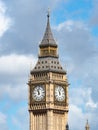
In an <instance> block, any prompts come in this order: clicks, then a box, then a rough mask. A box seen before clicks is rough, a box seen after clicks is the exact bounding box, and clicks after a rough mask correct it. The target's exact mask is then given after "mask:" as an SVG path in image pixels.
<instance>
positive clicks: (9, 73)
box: [0, 54, 36, 101]
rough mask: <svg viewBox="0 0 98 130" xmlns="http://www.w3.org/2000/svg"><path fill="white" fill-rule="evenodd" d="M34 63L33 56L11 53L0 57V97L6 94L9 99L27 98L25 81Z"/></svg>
mask: <svg viewBox="0 0 98 130" xmlns="http://www.w3.org/2000/svg"><path fill="white" fill-rule="evenodd" d="M35 63H36V58H35V57H34V56H31V55H28V56H25V55H16V54H11V55H7V56H1V57H0V77H1V78H0V83H1V84H0V97H1V98H3V97H6V96H8V97H9V98H10V99H11V100H15V101H21V100H25V99H26V98H27V84H26V83H27V82H28V78H29V73H30V64H32V68H33V67H34V65H35Z"/></svg>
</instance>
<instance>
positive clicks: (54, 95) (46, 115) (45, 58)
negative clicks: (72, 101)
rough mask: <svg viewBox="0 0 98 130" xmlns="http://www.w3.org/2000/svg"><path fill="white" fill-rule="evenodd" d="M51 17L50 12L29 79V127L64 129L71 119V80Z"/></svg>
mask: <svg viewBox="0 0 98 130" xmlns="http://www.w3.org/2000/svg"><path fill="white" fill-rule="evenodd" d="M49 19H50V14H49V13H48V14H47V26H46V30H45V33H44V36H43V39H42V41H41V43H40V44H39V55H38V61H37V63H36V65H35V67H34V68H33V69H32V70H31V71H30V78H29V81H28V86H29V117H30V118H29V124H30V125H29V127H30V128H29V129H30V130H65V125H66V124H67V122H68V110H69V108H68V81H67V76H66V71H65V70H64V69H63V68H62V66H61V64H60V62H59V56H58V46H57V44H56V41H55V40H54V37H53V34H52V31H51V27H50V21H49Z"/></svg>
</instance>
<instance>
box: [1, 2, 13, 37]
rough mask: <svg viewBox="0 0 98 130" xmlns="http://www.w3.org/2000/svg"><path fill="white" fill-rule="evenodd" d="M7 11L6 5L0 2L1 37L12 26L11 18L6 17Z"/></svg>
mask: <svg viewBox="0 0 98 130" xmlns="http://www.w3.org/2000/svg"><path fill="white" fill-rule="evenodd" d="M6 12H7V9H6V6H5V4H4V3H3V2H2V1H0V37H2V36H3V35H4V33H5V32H6V31H7V30H8V29H9V28H10V26H11V23H12V22H11V18H10V17H8V16H7V15H6Z"/></svg>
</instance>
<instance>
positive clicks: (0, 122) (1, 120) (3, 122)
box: [0, 112, 8, 130]
mask: <svg viewBox="0 0 98 130" xmlns="http://www.w3.org/2000/svg"><path fill="white" fill-rule="evenodd" d="M0 129H2V130H8V126H7V116H6V115H5V114H3V113H2V112H0Z"/></svg>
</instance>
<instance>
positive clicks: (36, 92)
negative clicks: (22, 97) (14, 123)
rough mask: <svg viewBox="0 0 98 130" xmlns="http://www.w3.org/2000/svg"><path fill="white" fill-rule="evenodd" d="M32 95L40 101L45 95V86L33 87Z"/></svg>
mask: <svg viewBox="0 0 98 130" xmlns="http://www.w3.org/2000/svg"><path fill="white" fill-rule="evenodd" d="M32 97H33V99H34V100H35V101H42V100H43V99H44V97H45V88H44V87H43V86H42V85H39V86H36V87H34V89H33V92H32Z"/></svg>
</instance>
